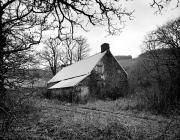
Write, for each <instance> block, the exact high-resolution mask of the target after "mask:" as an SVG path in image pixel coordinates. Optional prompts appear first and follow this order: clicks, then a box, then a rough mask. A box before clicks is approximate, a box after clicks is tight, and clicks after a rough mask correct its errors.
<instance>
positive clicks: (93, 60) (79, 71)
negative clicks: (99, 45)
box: [48, 51, 106, 88]
mask: <svg viewBox="0 0 180 140" xmlns="http://www.w3.org/2000/svg"><path fill="white" fill-rule="evenodd" d="M105 54H106V51H104V52H102V53H97V54H95V55H93V56H90V57H88V58H86V59H83V60H81V61H78V62H76V63H74V64H72V65H70V66H67V67H65V68H63V69H62V70H60V71H59V72H58V73H57V74H56V75H55V76H54V77H53V78H52V79H51V80H49V81H48V83H54V82H58V81H64V80H67V79H71V80H70V81H66V82H65V81H64V82H65V85H66V87H69V86H70V85H72V84H69V86H68V84H67V83H71V82H73V81H72V80H75V81H78V80H79V77H81V76H84V75H87V74H89V73H90V72H91V71H92V70H93V68H94V67H95V65H96V64H97V63H98V62H99V61H100V60H101V58H102V57H103V56H104V55H105ZM75 78H77V79H75ZM82 78H83V77H82ZM60 83H61V82H60ZM60 83H59V84H60ZM60 85H61V84H60ZM62 85H63V86H64V83H62ZM54 86H55V85H54ZM54 86H53V87H54ZM57 86H58V84H56V86H55V87H57ZM53 87H51V88H53ZM58 88H61V86H59V87H58Z"/></svg>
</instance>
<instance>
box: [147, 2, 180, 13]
mask: <svg viewBox="0 0 180 140" xmlns="http://www.w3.org/2000/svg"><path fill="white" fill-rule="evenodd" d="M173 2H175V4H176V5H175V6H174V7H175V8H177V7H179V5H180V1H179V0H152V3H151V4H150V6H151V7H153V8H157V10H158V12H161V11H162V9H164V8H165V7H167V6H169V4H171V3H173Z"/></svg>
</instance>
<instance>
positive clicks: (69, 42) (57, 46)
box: [37, 36, 90, 75]
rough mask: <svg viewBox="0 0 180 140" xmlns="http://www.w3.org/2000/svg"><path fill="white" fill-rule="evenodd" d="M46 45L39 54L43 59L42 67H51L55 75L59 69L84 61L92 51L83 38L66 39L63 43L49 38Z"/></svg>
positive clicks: (45, 42)
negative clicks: (43, 65)
mask: <svg viewBox="0 0 180 140" xmlns="http://www.w3.org/2000/svg"><path fill="white" fill-rule="evenodd" d="M44 45H45V47H44V48H43V50H42V51H40V52H38V53H37V54H38V56H39V57H40V59H41V61H40V62H41V65H42V64H43V63H44V64H45V65H47V66H48V67H50V70H51V72H52V74H53V75H55V74H56V72H57V70H58V69H61V68H62V67H64V66H67V65H71V64H72V63H74V62H77V61H80V60H82V59H84V58H85V57H87V56H88V53H89V51H90V48H89V45H88V44H87V40H86V39H85V38H84V37H82V36H80V37H75V38H73V39H72V38H71V37H66V38H65V39H64V40H63V41H60V40H59V39H58V38H49V39H47V40H46V41H44Z"/></svg>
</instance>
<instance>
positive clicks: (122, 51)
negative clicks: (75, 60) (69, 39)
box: [82, 0, 180, 57]
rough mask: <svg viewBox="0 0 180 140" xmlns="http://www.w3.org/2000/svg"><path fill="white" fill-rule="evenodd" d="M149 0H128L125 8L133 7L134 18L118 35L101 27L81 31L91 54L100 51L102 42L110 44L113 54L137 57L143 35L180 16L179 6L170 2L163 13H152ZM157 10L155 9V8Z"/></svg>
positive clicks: (153, 10)
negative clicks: (108, 32)
mask: <svg viewBox="0 0 180 140" xmlns="http://www.w3.org/2000/svg"><path fill="white" fill-rule="evenodd" d="M150 2H151V1H150V0H133V1H128V5H127V9H132V10H133V9H134V10H135V12H134V14H133V16H134V18H133V20H132V21H128V22H127V23H126V27H125V28H124V29H123V32H122V33H121V34H120V35H118V36H109V37H107V36H106V35H107V33H106V32H105V31H104V30H103V29H102V28H97V27H96V28H92V29H91V30H90V31H89V32H87V33H82V35H83V36H85V37H86V38H87V40H88V43H89V45H90V48H91V54H95V53H98V52H100V45H101V44H102V43H104V42H106V43H109V44H110V49H111V52H112V53H113V54H114V55H132V56H133V57H137V56H138V55H139V54H140V53H141V47H140V46H141V44H142V41H143V39H144V35H146V34H147V33H148V32H150V31H152V30H153V29H155V28H156V27H157V26H159V25H162V24H164V23H166V22H167V21H169V20H171V19H174V18H177V17H178V16H180V8H176V9H175V8H174V7H175V5H173V4H172V6H170V7H169V8H168V9H166V10H165V11H163V14H162V15H160V14H158V15H157V14H154V12H155V9H153V8H151V7H150V6H149V3H150ZM156 10H157V9H156Z"/></svg>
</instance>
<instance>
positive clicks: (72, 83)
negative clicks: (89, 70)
mask: <svg viewBox="0 0 180 140" xmlns="http://www.w3.org/2000/svg"><path fill="white" fill-rule="evenodd" d="M88 75H89V74H86V75H83V76H79V77H75V78H72V79H68V80H63V81H60V82H58V83H57V84H55V85H54V86H52V87H50V88H49V89H57V88H58V89H59V88H67V87H74V86H75V85H77V84H78V83H79V82H81V81H82V80H83V79H85V78H86V77H87V76H88Z"/></svg>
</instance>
